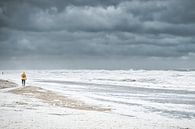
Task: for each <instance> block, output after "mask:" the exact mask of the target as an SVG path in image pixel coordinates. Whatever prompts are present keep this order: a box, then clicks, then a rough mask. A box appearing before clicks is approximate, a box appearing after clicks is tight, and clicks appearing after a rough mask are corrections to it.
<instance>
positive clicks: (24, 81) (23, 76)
mask: <svg viewBox="0 0 195 129" xmlns="http://www.w3.org/2000/svg"><path fill="white" fill-rule="evenodd" d="M21 78H22V85H23V86H25V83H26V79H27V77H26V73H25V72H23V73H22V75H21Z"/></svg>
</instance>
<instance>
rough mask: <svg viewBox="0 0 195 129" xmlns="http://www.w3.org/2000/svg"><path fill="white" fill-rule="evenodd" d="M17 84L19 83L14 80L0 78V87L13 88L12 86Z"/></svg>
mask: <svg viewBox="0 0 195 129" xmlns="http://www.w3.org/2000/svg"><path fill="white" fill-rule="evenodd" d="M16 86H17V84H16V83H14V82H10V81H8V80H1V79H0V89H5V88H12V87H16Z"/></svg>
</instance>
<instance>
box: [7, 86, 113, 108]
mask: <svg viewBox="0 0 195 129" xmlns="http://www.w3.org/2000/svg"><path fill="white" fill-rule="evenodd" d="M9 92H11V93H14V94H19V95H25V96H28V97H34V98H37V99H40V100H42V101H43V102H46V103H49V104H51V105H54V106H60V107H67V108H73V109H79V110H89V111H110V110H111V109H110V108H102V107H97V106H92V105H89V104H86V103H84V102H82V101H78V100H74V99H71V98H68V97H65V96H62V95H58V94H57V93H55V92H52V91H49V90H45V89H43V88H40V87H36V86H26V87H20V88H16V89H13V90H10V91H9Z"/></svg>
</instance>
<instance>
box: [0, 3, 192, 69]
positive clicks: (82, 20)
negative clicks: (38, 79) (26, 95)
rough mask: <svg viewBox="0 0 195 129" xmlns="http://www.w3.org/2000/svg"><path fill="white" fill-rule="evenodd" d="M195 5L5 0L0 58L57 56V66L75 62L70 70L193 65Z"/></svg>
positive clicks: (1, 11) (0, 10)
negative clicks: (73, 67)
mask: <svg viewBox="0 0 195 129" xmlns="http://www.w3.org/2000/svg"><path fill="white" fill-rule="evenodd" d="M194 4H195V2H194V0H164V1H162V0H147V1H146V0H145V1H144V0H131V1H128V0H117V1H116V0H106V1H105V0H93V1H91V0H83V1H78V0H70V1H68V0H67V1H64V0H42V1H40V0H27V1H21V0H4V1H3V0H1V1H0V59H1V60H4V61H5V62H9V63H10V62H16V60H18V61H24V60H27V61H28V62H30V61H29V58H32V59H33V60H37V61H45V64H47V63H48V62H49V61H52V60H55V62H58V63H59V64H58V65H54V64H53V65H52V66H54V67H55V66H56V67H62V66H63V64H65V63H67V62H69V63H68V64H69V65H68V66H65V68H66V67H71V65H72V66H75V67H77V65H79V64H83V67H84V66H86V68H87V67H94V68H98V65H97V64H99V65H100V64H101V63H104V64H106V65H105V66H104V65H100V67H101V66H102V67H103V68H104V67H106V66H108V65H110V67H111V68H112V66H113V67H114V68H123V66H124V67H126V68H130V67H131V64H132V62H131V60H136V62H137V66H139V68H142V66H143V68H145V66H146V68H147V67H149V66H150V65H152V66H150V67H151V68H152V67H154V68H155V67H157V66H155V64H153V62H152V61H158V62H159V63H160V62H161V63H162V66H160V67H162V68H163V66H164V67H168V66H167V65H165V64H166V63H168V62H169V64H170V66H171V67H176V66H177V64H182V65H183V64H185V63H186V64H191V65H189V67H190V68H192V67H191V66H193V65H192V64H195V62H194V61H193V60H192V59H194V53H195V36H194V35H195V17H194V16H195V8H194V7H193V5H194ZM81 59H83V60H81ZM146 59H148V60H146ZM166 59H168V60H169V59H170V60H169V61H167V60H166ZM63 60H64V61H65V62H63ZM118 60H120V62H118ZM171 60H172V61H173V62H171ZM98 61H99V63H98ZM150 61H151V62H150ZM164 61H165V62H164ZM166 61H167V62H166ZM179 61H181V62H184V63H179ZM71 62H72V63H71ZM79 62H80V63H79ZM93 62H96V63H94V64H93ZM144 62H147V63H148V64H147V65H146V64H145V63H144ZM85 63H87V64H88V65H85ZM113 63H116V64H113ZM140 63H141V64H142V65H140ZM159 63H158V66H159ZM163 63H164V65H163ZM5 64H6V63H5ZM5 64H3V63H2V64H0V68H1V67H2V68H3V67H4V66H5ZM16 64H18V66H20V63H16ZM30 64H32V63H30ZM30 64H29V65H27V66H28V67H30ZM36 64H37V63H36ZM36 64H34V65H36ZM144 65H145V66H144ZM156 65H157V64H156ZM182 65H178V67H182ZM32 66H33V65H32ZM37 66H40V65H37ZM52 66H51V67H52ZM10 67H13V66H11V65H10ZM21 67H22V66H21ZM132 67H136V63H134V65H132Z"/></svg>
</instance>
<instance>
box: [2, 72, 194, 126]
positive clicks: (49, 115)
mask: <svg viewBox="0 0 195 129" xmlns="http://www.w3.org/2000/svg"><path fill="white" fill-rule="evenodd" d="M129 72H132V73H131V74H127V73H129ZM159 72H161V73H160V74H161V75H162V73H164V76H168V78H169V79H171V80H172V81H171V82H170V81H169V82H165V80H166V79H165V80H164V81H162V80H160V78H158V77H157V73H158V74H159ZM4 73H5V75H1V80H0V121H1V122H0V128H2V129H13V128H14V129H157V128H158V129H193V128H194V127H195V114H194V111H195V103H194V100H193V99H194V98H195V96H194V93H195V90H194V87H193V86H191V87H188V89H187V88H186V87H187V86H189V84H191V85H193V84H194V80H193V77H192V78H190V76H191V75H193V72H192V73H189V72H185V73H184V72H165V71H158V72H156V71H152V72H151V71H59V70H58V71H44V70H43V71H27V75H28V77H31V78H34V79H29V80H27V85H26V86H25V87H24V86H21V84H20V83H21V82H20V80H19V79H17V78H16V76H18V75H19V71H4ZM119 74H120V75H121V76H120V77H119V76H118V75H119ZM142 74H143V75H142ZM146 74H147V75H152V74H153V75H152V77H151V76H150V77H149V76H146ZM124 75H125V76H124ZM129 75H131V77H130V76H129ZM176 75H177V77H175V76H176ZM154 76H155V77H156V80H153V79H152V78H153V77H154ZM92 77H93V80H92ZM171 77H172V78H171ZM46 78H47V80H46ZM51 78H52V79H51ZM161 78H162V76H161ZM174 78H177V79H178V78H180V79H182V78H183V79H188V81H186V82H185V81H183V85H182V86H177V87H176V86H175V84H176V83H180V82H177V81H175V80H174ZM160 82H161V83H160ZM162 82H163V83H162ZM171 83H173V84H174V85H173V86H172V87H167V85H168V84H169V86H171ZM119 84H120V85H119ZM130 84H131V85H130ZM132 84H133V86H132ZM138 84H139V85H138ZM146 84H148V85H149V86H150V87H149V86H146ZM152 84H153V85H152ZM162 84H164V85H162ZM180 84H181V83H180ZM184 84H185V85H184ZM177 85H178V84H177ZM155 86H158V87H155ZM174 86H175V87H174Z"/></svg>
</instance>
